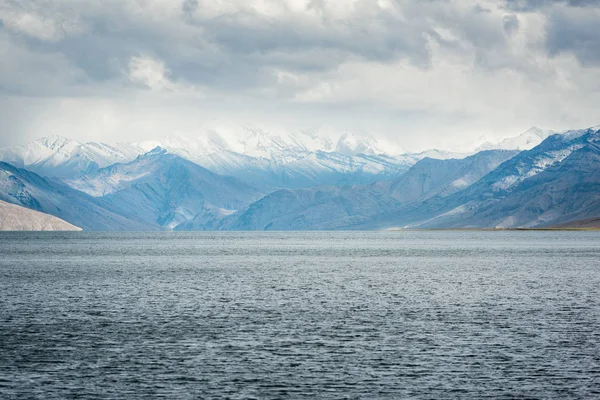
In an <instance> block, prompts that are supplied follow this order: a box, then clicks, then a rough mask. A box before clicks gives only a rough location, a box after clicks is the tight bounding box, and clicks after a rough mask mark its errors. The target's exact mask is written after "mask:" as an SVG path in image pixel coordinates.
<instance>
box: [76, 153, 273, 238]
mask: <svg viewBox="0 0 600 400" xmlns="http://www.w3.org/2000/svg"><path fill="white" fill-rule="evenodd" d="M65 183H66V184H68V185H69V186H70V187H72V188H74V189H77V190H80V191H82V192H85V193H87V194H89V195H91V196H96V197H98V198H101V199H102V201H104V202H105V203H107V204H109V205H110V206H111V207H113V208H115V209H118V210H120V212H121V213H122V214H124V215H132V216H135V218H136V219H138V220H141V221H145V222H146V223H149V224H152V225H155V226H158V227H161V228H165V229H172V228H175V227H176V226H177V225H179V224H181V223H184V222H186V221H189V220H192V219H194V218H196V217H197V216H198V215H199V214H200V215H204V213H206V211H207V210H220V212H222V213H225V214H227V213H232V212H234V211H237V210H239V209H241V208H244V207H245V206H247V205H248V204H250V203H251V202H253V201H255V200H257V199H259V198H260V197H262V196H263V193H262V192H260V191H258V190H257V189H254V188H253V187H251V186H249V185H247V184H245V183H243V182H241V181H239V180H238V179H236V178H232V177H226V176H221V175H217V174H215V173H213V172H211V171H209V170H207V169H206V168H203V167H201V166H199V165H197V164H194V163H193V162H191V161H188V160H185V159H183V158H181V157H179V156H177V155H175V154H171V153H170V152H168V151H167V150H165V149H161V148H158V147H157V148H156V149H154V150H152V151H150V152H149V153H147V154H144V155H141V156H139V157H137V158H136V159H135V160H134V161H131V162H129V163H125V164H115V165H112V166H110V167H107V168H103V169H100V170H98V171H96V172H94V173H91V174H88V175H84V176H83V177H81V178H79V179H75V180H67V181H65ZM198 218H200V217H198Z"/></svg>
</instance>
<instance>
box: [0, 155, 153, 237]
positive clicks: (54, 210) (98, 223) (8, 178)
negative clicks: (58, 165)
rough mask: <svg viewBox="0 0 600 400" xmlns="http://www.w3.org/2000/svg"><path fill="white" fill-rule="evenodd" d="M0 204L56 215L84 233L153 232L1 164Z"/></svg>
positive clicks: (58, 185)
mask: <svg viewBox="0 0 600 400" xmlns="http://www.w3.org/2000/svg"><path fill="white" fill-rule="evenodd" d="M0 200H3V201H6V202H8V203H13V204H17V205H21V206H23V207H26V208H29V209H32V210H36V211H40V212H43V213H46V214H50V215H54V216H55V217H58V218H60V219H63V220H65V221H67V222H69V223H71V224H73V225H76V226H78V227H81V228H82V229H84V230H153V229H156V228H155V227H153V226H152V225H149V224H146V223H145V222H143V221H140V220H135V219H132V218H131V216H127V215H122V214H121V213H120V211H117V210H116V209H114V208H112V207H111V206H110V205H109V204H107V203H106V202H103V201H102V200H101V199H95V198H93V197H91V196H88V195H87V194H85V193H81V192H79V191H77V190H74V189H71V188H70V187H68V186H65V185H63V184H61V183H58V182H54V181H50V180H48V179H45V178H42V177H41V176H39V175H37V174H35V173H33V172H30V171H27V170H24V169H20V168H16V167H14V166H12V165H10V164H7V163H4V162H0Z"/></svg>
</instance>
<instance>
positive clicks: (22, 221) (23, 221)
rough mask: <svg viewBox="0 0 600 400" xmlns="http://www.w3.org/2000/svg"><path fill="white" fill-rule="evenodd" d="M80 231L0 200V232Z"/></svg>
mask: <svg viewBox="0 0 600 400" xmlns="http://www.w3.org/2000/svg"><path fill="white" fill-rule="evenodd" d="M80 230H81V228H78V227H76V226H74V225H71V224H69V223H68V222H65V221H63V220H62V219H60V218H56V217H54V216H52V215H48V214H44V213H41V212H39V211H34V210H30V209H28V208H25V207H21V206H18V205H16V204H11V203H7V202H5V201H2V200H0V231H80Z"/></svg>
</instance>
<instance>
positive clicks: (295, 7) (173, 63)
mask: <svg viewBox="0 0 600 400" xmlns="http://www.w3.org/2000/svg"><path fill="white" fill-rule="evenodd" d="M534 3H535V2H528V1H522V2H520V3H519V4H517V3H514V2H509V3H507V4H504V3H501V2H496V1H489V0H488V1H485V0H484V1H475V0H473V1H470V0H469V1H463V0H449V1H442V0H438V1H436V0H431V1H417V0H402V1H400V0H399V1H392V0H352V1H323V0H228V1H221V0H185V1H181V2H179V1H172V0H143V1H139V0H119V1H117V0H106V1H103V2H101V3H100V2H84V1H80V0H63V1H61V2H49V1H40V0H22V1H15V0H7V1H6V2H5V3H3V4H2V5H0V21H1V24H0V50H1V51H2V52H3V54H5V55H6V57H5V58H4V60H3V63H2V64H1V65H0V96H2V99H1V101H2V102H3V103H4V104H6V103H10V104H11V107H10V108H11V109H13V110H14V109H15V108H17V111H21V112H16V113H13V117H12V118H11V120H10V121H6V120H5V121H4V124H5V126H3V127H2V128H3V129H2V132H1V133H0V135H2V136H0V145H3V144H5V143H8V142H14V141H16V140H19V141H22V139H21V138H22V137H32V136H35V135H39V134H40V132H41V133H43V134H45V132H43V131H44V129H43V127H44V126H55V127H56V129H61V130H63V131H62V132H60V133H61V134H64V135H67V136H69V135H70V136H75V137H77V136H78V135H80V136H82V135H84V136H86V137H87V138H93V137H92V136H93V135H97V136H102V135H113V136H119V137H122V136H131V137H134V136H135V137H137V138H139V137H144V136H146V137H149V136H151V135H155V134H156V131H155V129H154V128H153V127H156V126H160V127H161V128H160V129H161V130H169V129H171V130H173V131H186V132H188V131H189V132H191V131H193V129H194V126H198V124H201V123H202V122H203V121H204V120H206V119H207V118H214V117H218V118H222V119H228V118H230V119H232V120H241V122H245V121H247V120H252V122H253V123H259V124H260V123H261V120H263V121H264V122H265V123H271V122H281V123H285V124H290V125H294V126H302V125H305V126H307V125H310V126H314V125H318V124H321V123H334V124H341V125H344V126H349V127H359V128H360V129H361V130H366V131H375V130H377V131H379V132H382V133H383V134H385V135H387V136H388V137H390V138H392V139H396V140H397V141H399V142H401V144H402V145H403V146H404V147H410V145H411V144H413V145H414V146H423V147H426V146H428V145H437V144H439V143H442V142H443V141H445V140H446V141H447V142H448V143H452V142H453V141H457V140H461V141H468V140H471V139H473V138H475V137H479V136H481V135H482V134H487V135H489V136H492V137H493V136H501V135H509V134H516V133H519V131H522V130H525V129H526V128H528V127H529V126H530V125H540V126H542V127H545V128H551V129H563V128H570V127H581V126H586V125H595V124H598V122H599V120H600V110H599V109H598V107H596V105H597V104H598V100H599V94H598V93H600V90H598V89H599V85H600V84H599V83H598V82H600V79H599V78H600V71H599V69H598V65H599V63H598V62H597V61H598V60H600V58H598V57H597V52H596V51H595V50H596V49H597V46H598V43H600V42H598V41H597V40H595V38H597V35H596V36H595V30H596V29H595V25H594V24H593V22H590V21H594V16H597V15H598V13H599V12H600V11H599V10H600V5H596V7H594V5H593V3H592V2H589V3H586V4H587V6H588V7H586V8H585V9H584V8H579V7H574V6H573V2H568V1H556V2H544V4H545V5H544V7H535V4H537V3H535V4H534ZM17 99H18V100H17ZM56 99H59V100H56ZM34 103H35V104H34ZM57 103H60V104H62V106H61V107H57V106H56V104H57ZM15 104H18V106H15ZM28 104H30V110H26V109H25V108H27V107H28ZM21 107H23V108H24V109H23V110H21V109H20V108H21ZM44 110H45V111H44ZM157 110H160V111H159V112H158V111H157ZM76 114H77V115H83V114H85V115H88V116H89V118H105V117H106V116H108V115H110V118H108V119H107V120H106V119H103V120H106V121H111V122H110V124H108V123H106V124H105V123H102V124H96V125H94V124H90V123H89V120H87V123H88V124H89V125H90V127H89V128H88V129H87V132H83V131H84V130H86V125H85V124H86V120H83V119H81V122H77V123H73V124H68V123H66V122H64V121H68V120H69V119H71V120H74V119H76V117H75V115H76ZM21 115H22V117H21ZM99 116H104V117H99ZM18 118H26V119H27V121H25V122H23V121H18V120H17V119H18ZM159 118H160V121H158V119H159ZM56 121H63V122H61V123H60V124H57V123H56ZM161 121H168V124H166V123H162V122H161ZM119 124H122V125H119ZM92 125H94V126H92ZM33 126H35V128H33ZM120 126H121V128H120ZM119 131H121V133H120V134H118V133H117V132H119ZM164 133H165V134H168V133H169V132H164Z"/></svg>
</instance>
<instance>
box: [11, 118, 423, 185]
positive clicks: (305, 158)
mask: <svg viewBox="0 0 600 400" xmlns="http://www.w3.org/2000/svg"><path fill="white" fill-rule="evenodd" d="M326 134H331V132H329V131H326V130H313V131H302V132H287V131H266V130H263V129H260V128H256V127H252V126H235V125H234V126H226V127H220V126H217V127H204V128H203V129H202V130H201V131H200V132H199V134H198V135H197V136H195V137H191V138H188V137H182V136H170V137H166V138H164V139H161V140H149V141H144V142H135V143H116V144H114V145H108V144H104V143H94V142H91V143H79V142H76V141H73V140H70V139H66V138H61V137H58V136H52V137H48V138H42V139H38V140H36V141H33V142H31V143H29V145H28V146H16V147H12V148H7V149H2V150H0V160H3V161H5V162H9V163H11V164H13V165H15V166H18V167H21V168H27V169H28V170H31V171H33V172H36V173H38V174H40V175H42V176H48V177H56V178H62V179H67V180H73V179H76V178H78V177H81V176H83V175H86V174H89V173H93V172H95V171H97V170H98V169H101V168H104V167H107V166H109V165H112V164H115V163H127V162H130V161H132V160H133V159H135V158H136V157H137V156H139V155H142V154H144V153H147V152H148V151H150V150H152V149H153V148H155V147H161V148H164V149H166V150H168V151H169V152H170V153H171V154H175V155H178V156H180V157H182V158H184V159H187V160H190V161H192V162H194V163H196V164H198V165H200V166H203V167H205V168H207V169H209V170H211V171H212V172H214V173H217V174H220V175H228V176H233V177H237V178H239V179H243V180H245V181H246V182H247V183H249V184H251V185H254V186H257V187H261V188H263V189H265V190H266V189H269V188H279V187H292V188H295V187H309V186H314V185H320V184H331V185H335V184H345V183H369V182H374V181H377V180H382V179H390V178H393V177H396V176H398V175H399V174H401V173H402V172H404V171H406V170H407V169H408V168H409V167H410V166H411V165H412V164H414V162H415V160H418V159H420V158H422V157H424V156H425V154H422V155H421V156H419V155H416V154H408V155H402V156H392V155H390V154H392V152H393V151H395V150H394V146H392V145H390V144H389V143H385V144H381V143H380V142H378V141H377V140H376V139H375V138H373V137H372V136H368V135H363V136H360V135H356V134H350V133H347V132H341V133H339V135H338V137H337V138H336V137H335V136H332V137H328V136H325V135H326ZM384 147H385V148H386V149H387V151H384V150H383V148H384ZM386 153H387V154H386Z"/></svg>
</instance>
